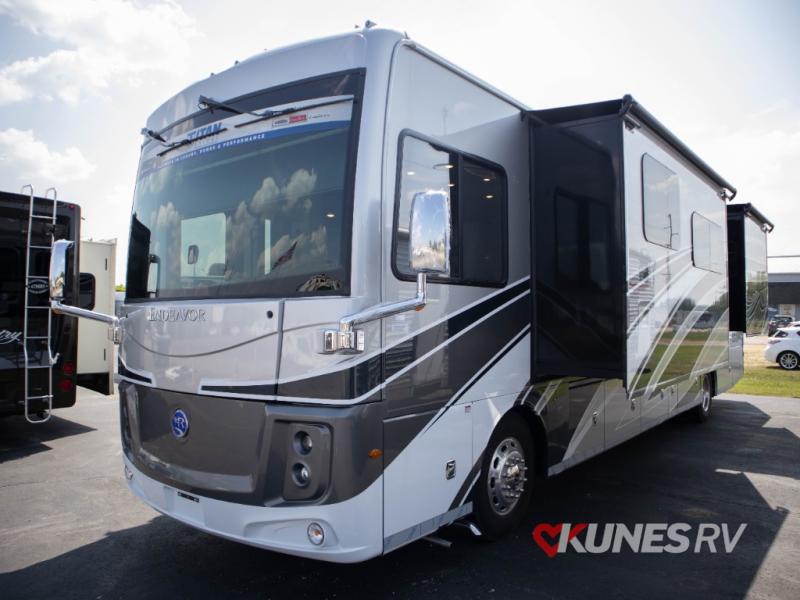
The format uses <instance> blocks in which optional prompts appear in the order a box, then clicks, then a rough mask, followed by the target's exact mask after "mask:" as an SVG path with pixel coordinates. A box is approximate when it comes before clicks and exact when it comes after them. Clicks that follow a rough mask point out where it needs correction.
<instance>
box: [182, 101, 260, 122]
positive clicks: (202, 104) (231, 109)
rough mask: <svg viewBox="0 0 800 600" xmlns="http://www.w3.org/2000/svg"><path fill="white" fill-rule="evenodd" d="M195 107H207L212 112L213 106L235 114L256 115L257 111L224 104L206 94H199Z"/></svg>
mask: <svg viewBox="0 0 800 600" xmlns="http://www.w3.org/2000/svg"><path fill="white" fill-rule="evenodd" d="M197 108H201V109H206V108H207V109H208V110H209V112H212V113H213V112H214V109H215V108H218V109H220V110H227V111H228V112H232V113H236V114H237V115H253V116H255V117H258V116H259V114H258V113H254V112H250V111H249V110H241V109H238V108H236V107H235V106H231V105H230V104H225V103H224V102H220V101H219V100H214V99H213V98H209V97H208V96H200V97H199V98H198V99H197Z"/></svg>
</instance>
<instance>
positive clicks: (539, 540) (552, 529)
mask: <svg viewBox="0 0 800 600" xmlns="http://www.w3.org/2000/svg"><path fill="white" fill-rule="evenodd" d="M563 526H564V524H563V523H559V524H558V525H550V524H549V523H539V524H538V525H537V526H536V527H534V528H533V541H534V542H536V544H537V545H538V546H539V548H541V549H542V550H544V553H545V554H547V556H549V557H550V558H553V557H554V556H555V555H556V554H557V553H558V537H559V536H560V535H561V528H562V527H563ZM542 533H546V534H547V535H549V536H550V537H551V538H553V539H554V540H556V543H555V544H550V543H548V542H547V540H545V539H544V538H543V537H542Z"/></svg>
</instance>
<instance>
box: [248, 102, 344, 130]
mask: <svg viewBox="0 0 800 600" xmlns="http://www.w3.org/2000/svg"><path fill="white" fill-rule="evenodd" d="M351 100H353V96H341V97H339V98H334V99H330V100H323V101H322V102H317V103H316V104H306V105H304V106H289V107H287V108H281V109H278V110H265V111H264V112H262V113H247V114H251V115H255V116H256V118H255V119H250V120H249V121H245V122H243V123H237V124H236V127H244V126H245V125H250V124H252V123H258V122H259V121H264V120H265V119H274V118H275V117H281V116H283V115H288V114H291V113H296V112H300V111H301V110H311V109H312V108H319V107H320V106H328V105H330V104H339V103H340V102H350V101H351ZM242 114H244V113H242Z"/></svg>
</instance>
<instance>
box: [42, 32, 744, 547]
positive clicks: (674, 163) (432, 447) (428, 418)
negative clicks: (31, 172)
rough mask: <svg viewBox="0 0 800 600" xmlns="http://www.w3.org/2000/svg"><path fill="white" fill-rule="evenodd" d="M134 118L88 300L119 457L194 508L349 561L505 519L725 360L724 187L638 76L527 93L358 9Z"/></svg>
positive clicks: (251, 540)
mask: <svg viewBox="0 0 800 600" xmlns="http://www.w3.org/2000/svg"><path fill="white" fill-rule="evenodd" d="M143 132H144V134H145V138H144V143H143V146H142V155H141V163H140V168H139V174H138V179H137V185H136V194H135V199H134V204H133V213H132V221H131V239H130V251H129V258H128V278H127V296H126V302H125V305H124V308H123V315H124V316H123V317H122V318H121V319H119V321H117V320H116V319H115V318H114V317H111V316H102V315H96V314H94V315H91V314H87V313H86V312H81V311H78V312H80V313H81V314H82V316H88V317H90V318H97V319H104V320H106V321H107V322H109V323H111V324H112V325H113V328H114V333H115V336H116V337H117V338H118V339H120V348H119V359H120V363H119V374H120V378H121V380H122V382H121V384H120V387H119V397H120V414H121V428H122V439H123V448H124V463H125V465H124V467H125V474H126V476H127V479H128V485H129V486H130V488H131V490H132V491H133V492H134V493H135V494H136V495H137V496H139V497H140V498H141V499H142V500H144V501H145V502H146V503H148V504H149V505H150V506H152V507H154V508H155V509H156V510H158V511H160V512H162V513H164V514H166V515H169V516H171V517H173V518H175V519H178V520H180V521H182V522H184V523H187V524H189V525H192V526H194V527H197V528H199V529H202V530H204V531H208V532H210V533H213V534H216V535H219V536H222V537H225V538H229V539H232V540H237V541H240V542H244V543H247V544H252V545H255V546H260V547H264V548H269V549H272V550H276V551H280V552H285V553H289V554H295V555H299V556H307V557H313V558H319V559H323V560H330V561H338V562H354V561H360V560H365V559H368V558H370V557H373V556H376V555H379V554H381V553H385V552H389V551H391V550H393V549H395V548H398V547H400V546H403V545H404V544H407V543H409V542H411V541H413V540H415V539H418V538H420V537H423V536H426V535H428V534H431V533H432V532H434V531H435V530H436V529H438V528H439V527H441V526H443V525H445V524H448V523H451V522H453V521H456V520H458V519H462V518H467V517H468V515H470V514H472V515H473V516H471V517H469V518H470V519H471V523H472V527H473V530H476V531H477V530H480V531H482V533H483V535H484V536H486V537H490V538H491V537H497V536H499V535H501V534H503V533H505V532H507V531H509V530H510V529H512V528H513V527H515V526H516V525H517V524H518V523H519V521H520V518H521V517H522V516H523V515H524V513H525V511H526V510H527V506H528V503H529V500H530V495H531V489H532V484H533V482H534V478H535V476H546V475H552V474H555V473H558V472H560V471H562V470H563V469H565V468H567V467H569V466H572V465H574V464H576V463H578V462H581V461H583V460H586V459H587V458H589V457H591V456H593V455H595V454H598V453H600V452H602V451H603V450H605V449H607V448H610V447H612V446H615V445H617V444H619V443H621V442H623V441H625V440H628V439H630V438H632V437H633V436H635V435H637V434H639V433H640V432H642V431H644V430H647V429H649V428H651V427H653V426H655V425H657V424H658V423H661V422H662V421H664V420H666V419H669V418H671V417H673V416H675V415H676V414H678V413H681V412H685V411H693V412H694V414H695V416H697V417H698V418H699V419H700V420H702V419H704V418H706V417H707V416H708V411H709V409H710V406H711V397H712V395H713V394H715V393H720V392H723V391H725V390H726V389H728V388H729V387H730V386H731V385H732V384H733V383H734V382H735V381H736V380H737V379H738V378H739V377H740V375H741V373H742V368H743V363H742V337H743V333H742V332H738V331H732V330H730V328H729V325H728V279H727V275H726V260H727V255H726V248H727V246H726V201H727V199H729V198H731V197H732V196H733V195H734V194H735V189H734V188H733V186H732V185H730V184H729V183H727V182H726V181H725V180H724V179H723V178H722V177H720V176H719V175H718V174H717V173H715V172H714V171H713V170H712V169H711V168H710V167H709V166H708V165H706V164H705V163H704V162H702V161H701V160H700V159H699V158H698V157H697V156H696V155H695V154H693V153H692V152H691V151H690V150H689V149H688V148H686V147H685V146H684V145H683V144H682V143H681V142H680V141H679V140H677V138H675V137H674V136H673V135H672V134H670V133H669V132H668V131H667V130H666V129H665V128H664V127H663V126H662V125H661V124H660V123H659V122H658V121H657V120H656V119H655V118H653V117H652V116H651V115H650V114H649V113H648V112H647V111H645V110H644V109H643V108H642V107H641V106H640V105H638V104H637V103H636V102H635V101H633V100H632V99H631V98H630V97H626V98H623V99H622V100H617V101H613V102H603V103H597V104H589V105H584V106H578V107H569V108H563V109H554V110H545V111H532V110H530V109H529V108H528V107H526V106H525V105H523V104H521V103H520V102H517V101H515V100H514V99H512V98H510V97H508V96H507V95H505V94H503V93H502V92H500V91H498V90H496V89H494V88H493V87H491V86H489V85H487V84H486V83H484V82H482V81H480V80H478V79H476V78H475V77H473V76H471V75H470V74H468V73H466V72H465V71H463V70H461V69H460V68H458V67H456V66H454V65H452V64H450V63H449V62H447V61H446V60H444V59H442V58H440V57H438V56H437V55H435V54H433V53H432V52H430V51H428V50H427V49H425V48H423V47H422V46H420V45H418V44H416V43H415V42H413V41H412V40H410V39H408V38H407V37H406V36H405V35H403V34H400V33H397V32H394V31H389V30H383V29H378V28H365V29H363V30H359V31H355V32H351V33H348V34H345V35H340V36H335V37H329V38H325V39H320V40H316V41H312V42H307V43H302V44H298V45H294V46H290V47H287V48H283V49H279V50H274V51H270V52H266V53H264V54H261V55H258V56H256V57H254V58H251V59H249V60H246V61H243V62H240V63H238V64H237V65H236V66H234V67H232V68H231V69H229V70H227V71H225V72H223V73H219V74H215V75H213V76H212V77H209V78H208V79H205V80H203V81H200V82H198V83H196V84H194V85H192V86H190V87H188V88H187V89H185V90H183V91H182V92H180V93H179V94H177V95H176V96H174V97H173V98H171V99H170V100H168V101H167V102H166V103H164V104H163V105H162V106H161V107H159V108H158V109H157V110H156V111H155V112H154V113H153V115H152V116H151V117H150V118H149V120H148V122H147V124H146V127H145V129H144V130H143ZM65 249H66V245H64V246H62V247H60V248H59V252H57V253H56V257H55V258H54V261H53V269H52V274H55V275H58V274H59V264H60V261H61V260H62V256H63V254H64V251H65ZM52 283H53V286H52V292H53V298H54V300H53V302H54V305H55V306H56V307H57V308H58V309H59V310H63V311H69V312H71V313H73V314H75V311H74V310H73V309H71V308H70V307H65V306H63V304H61V302H60V301H59V297H60V294H59V288H58V285H59V280H58V279H56V280H55V281H53V282H52Z"/></svg>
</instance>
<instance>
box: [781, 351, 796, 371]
mask: <svg viewBox="0 0 800 600" xmlns="http://www.w3.org/2000/svg"><path fill="white" fill-rule="evenodd" d="M781 366H782V367H783V368H784V369H789V370H791V369H796V368H797V356H795V355H794V354H791V353H789V352H787V353H786V354H781Z"/></svg>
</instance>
